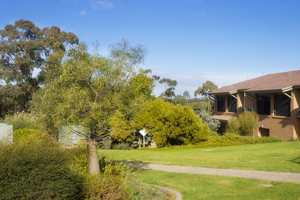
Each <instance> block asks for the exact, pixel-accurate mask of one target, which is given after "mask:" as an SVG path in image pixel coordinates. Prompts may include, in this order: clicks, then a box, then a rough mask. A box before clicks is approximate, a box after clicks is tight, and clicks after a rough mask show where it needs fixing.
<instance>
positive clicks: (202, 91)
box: [194, 81, 218, 96]
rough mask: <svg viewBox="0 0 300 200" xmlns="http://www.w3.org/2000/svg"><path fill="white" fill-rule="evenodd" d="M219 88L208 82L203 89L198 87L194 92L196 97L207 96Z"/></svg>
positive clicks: (203, 85)
mask: <svg viewBox="0 0 300 200" xmlns="http://www.w3.org/2000/svg"><path fill="white" fill-rule="evenodd" d="M217 88H218V86H217V85H216V84H214V83H213V82H212V81H206V82H205V83H203V84H202V87H198V88H197V90H195V92H194V96H197V95H203V96H207V95H208V92H209V91H212V90H215V89H217Z"/></svg>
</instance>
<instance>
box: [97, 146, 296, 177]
mask: <svg viewBox="0 0 300 200" xmlns="http://www.w3.org/2000/svg"><path fill="white" fill-rule="evenodd" d="M99 151H100V154H105V155H107V156H109V157H110V158H112V159H115V160H126V161H134V162H149V163H157V164H167V165H182V166H199V167H210V168H224V169H229V168H230V169H250V170H263V171H278V172H295V173H300V167H299V160H298V161H297V159H299V155H300V142H299V141H295V142H279V143H265V144H251V145H237V146H225V147H206V148H190V149H163V150H155V151H153V150H150V149H145V150H99Z"/></svg>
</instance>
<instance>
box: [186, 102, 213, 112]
mask: <svg viewBox="0 0 300 200" xmlns="http://www.w3.org/2000/svg"><path fill="white" fill-rule="evenodd" d="M186 105H187V106H190V107H191V108H192V109H193V110H194V112H195V114H196V115H200V113H201V112H202V111H206V110H207V107H208V103H207V102H206V101H193V102H189V103H187V104H186Z"/></svg>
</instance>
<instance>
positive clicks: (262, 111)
mask: <svg viewBox="0 0 300 200" xmlns="http://www.w3.org/2000/svg"><path fill="white" fill-rule="evenodd" d="M270 107H271V101H270V96H267V95H257V113H258V114H259V115H270V110H271V109H270Z"/></svg>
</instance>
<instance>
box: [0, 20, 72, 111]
mask: <svg viewBox="0 0 300 200" xmlns="http://www.w3.org/2000/svg"><path fill="white" fill-rule="evenodd" d="M76 43H78V38H77V37H76V35H75V34H73V33H66V32H64V31H61V30H60V28H58V27H56V26H52V27H50V28H48V27H47V28H43V29H40V28H39V27H37V26H35V25H34V24H33V23H32V22H31V21H27V20H18V21H16V22H15V24H14V25H12V24H9V25H6V26H5V27H4V29H2V30H0V82H1V85H0V99H1V100H0V110H1V112H0V117H3V116H4V115H5V114H8V113H14V112H17V111H23V110H27V109H28V102H29V101H30V99H31V97H32V93H33V92H35V91H36V90H37V89H38V88H39V86H40V85H41V84H42V83H43V82H44V80H45V76H46V74H47V73H48V74H50V72H51V73H52V72H54V71H56V69H54V68H57V67H58V66H59V65H60V62H61V60H62V58H63V56H64V54H65V51H66V49H67V46H68V45H69V46H71V45H72V44H76ZM52 75H55V74H54V73H52Z"/></svg>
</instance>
